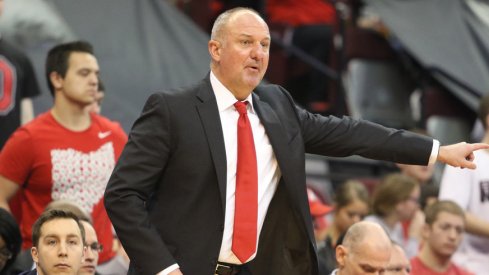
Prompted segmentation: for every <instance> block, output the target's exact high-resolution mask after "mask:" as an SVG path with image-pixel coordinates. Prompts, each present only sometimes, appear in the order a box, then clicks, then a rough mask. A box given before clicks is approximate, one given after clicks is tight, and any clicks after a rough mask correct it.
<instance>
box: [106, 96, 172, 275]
mask: <svg viewBox="0 0 489 275" xmlns="http://www.w3.org/2000/svg"><path fill="white" fill-rule="evenodd" d="M170 128H171V123H170V118H169V111H168V107H167V105H166V102H165V100H164V96H163V94H153V95H152V96H150V97H149V99H148V100H147V102H146V105H145V107H144V109H143V112H142V114H141V116H140V117H139V118H138V119H137V120H136V122H135V123H134V125H133V128H132V130H131V133H130V135H129V139H128V142H127V145H126V146H125V148H124V150H123V152H122V154H121V156H120V158H119V161H118V163H117V165H116V167H115V168H114V172H113V173H112V176H111V178H110V180H109V183H108V185H107V189H106V191H105V207H106V209H107V213H108V214H109V217H110V219H111V221H112V223H113V225H114V228H115V230H116V232H117V235H118V237H119V239H120V240H121V242H122V244H123V246H124V248H125V250H126V252H127V253H128V255H129V257H130V258H131V260H133V262H135V263H138V266H137V268H138V269H139V271H140V272H141V273H142V274H156V273H158V272H160V271H161V270H163V269H165V268H166V267H168V266H170V265H172V264H174V263H175V260H174V258H173V257H172V255H171V254H170V252H169V250H168V248H167V246H166V245H165V243H164V242H163V240H162V239H161V237H160V236H159V234H158V232H157V230H156V228H155V227H154V225H153V224H152V223H151V222H150V218H149V214H148V211H147V206H148V205H147V204H148V201H149V200H150V197H151V194H152V193H153V192H154V191H155V189H156V188H157V184H158V179H159V177H160V175H161V173H162V171H163V169H164V168H165V165H166V162H167V160H168V158H169V155H170V153H171V152H170V148H171V135H170V134H169V133H170ZM170 226H171V225H170Z"/></svg>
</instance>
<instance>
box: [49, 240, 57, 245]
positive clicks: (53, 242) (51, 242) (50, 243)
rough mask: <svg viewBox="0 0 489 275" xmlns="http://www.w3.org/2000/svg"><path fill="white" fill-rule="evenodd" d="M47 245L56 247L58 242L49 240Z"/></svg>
mask: <svg viewBox="0 0 489 275" xmlns="http://www.w3.org/2000/svg"><path fill="white" fill-rule="evenodd" d="M47 244H48V245H55V244H56V240H48V241H47Z"/></svg>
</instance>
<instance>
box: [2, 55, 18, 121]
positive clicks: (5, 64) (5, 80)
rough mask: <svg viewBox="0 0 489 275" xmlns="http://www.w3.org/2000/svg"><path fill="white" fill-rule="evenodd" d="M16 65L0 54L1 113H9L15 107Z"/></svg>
mask: <svg viewBox="0 0 489 275" xmlns="http://www.w3.org/2000/svg"><path fill="white" fill-rule="evenodd" d="M16 83H17V82H16V74H15V67H14V66H12V64H11V63H10V62H9V61H8V60H7V59H6V58H5V57H3V56H0V115H7V114H8V113H9V112H10V111H11V110H12V109H13V108H14V107H15V91H16V87H15V84H16Z"/></svg>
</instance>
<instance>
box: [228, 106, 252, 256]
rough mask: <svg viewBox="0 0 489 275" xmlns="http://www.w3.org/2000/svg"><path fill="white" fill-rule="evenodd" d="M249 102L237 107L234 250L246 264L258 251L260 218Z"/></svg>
mask: <svg viewBox="0 0 489 275" xmlns="http://www.w3.org/2000/svg"><path fill="white" fill-rule="evenodd" d="M246 104H248V102H247V101H246V102H241V101H238V102H236V103H235V104H234V107H235V108H236V110H237V111H238V113H239V118H238V162H237V167H236V193H235V198H236V202H235V210H234V229H233V245H232V248H231V249H232V251H233V253H234V255H236V257H238V259H239V260H240V261H241V262H242V263H245V262H246V261H247V260H248V259H249V258H250V257H251V255H253V254H254V253H255V250H256V238H257V237H256V235H257V234H256V231H257V227H256V222H257V217H258V172H257V168H256V166H257V165H256V153H255V143H254V142H253V132H252V131H251V125H250V120H249V119H248V113H247V110H246Z"/></svg>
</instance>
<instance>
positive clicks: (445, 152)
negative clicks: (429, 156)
mask: <svg viewBox="0 0 489 275" xmlns="http://www.w3.org/2000/svg"><path fill="white" fill-rule="evenodd" d="M480 149H489V144H485V143H472V144H471V143H466V142H460V143H456V144H451V145H446V146H440V150H439V151H438V157H437V160H438V161H440V162H443V163H445V164H448V165H451V166H453V167H460V168H469V169H475V168H476V165H475V163H474V162H473V161H474V151H477V150H480Z"/></svg>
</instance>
